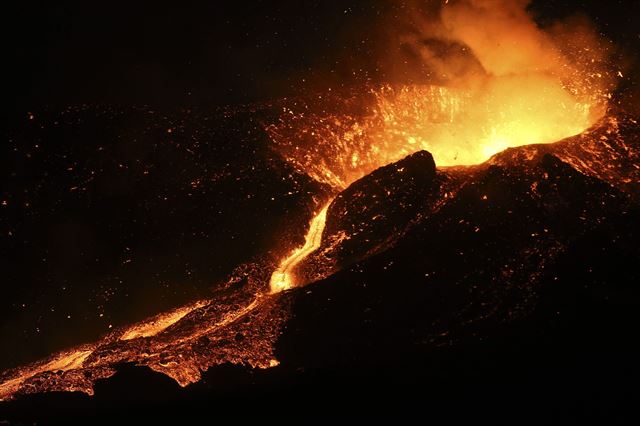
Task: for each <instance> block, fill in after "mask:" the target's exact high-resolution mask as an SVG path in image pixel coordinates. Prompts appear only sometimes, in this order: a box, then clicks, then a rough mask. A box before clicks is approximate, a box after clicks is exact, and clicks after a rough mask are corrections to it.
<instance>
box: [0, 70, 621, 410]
mask: <svg viewBox="0 0 640 426" xmlns="http://www.w3.org/2000/svg"><path fill="white" fill-rule="evenodd" d="M528 83H531V84H532V85H531V86H524V87H526V89H525V90H520V91H518V90H517V87H516V86H518V84H515V82H512V81H506V82H505V86H504V87H497V86H495V84H496V83H495V82H494V83H492V84H493V86H492V87H489V88H488V89H486V90H485V91H483V95H482V96H480V97H479V96H477V95H475V94H473V93H471V92H465V91H463V90H454V89H449V88H445V87H436V86H413V87H391V86H383V87H378V88H371V89H369V90H368V92H367V94H366V95H365V96H363V97H360V98H356V97H352V98H348V99H346V100H345V98H342V100H341V101H340V102H341V104H340V105H339V107H338V108H345V109H347V110H346V111H342V113H339V112H335V113H333V112H327V109H325V108H323V107H322V101H323V100H325V99H326V100H328V101H329V102H331V103H332V104H333V105H334V106H335V105H336V104H335V99H332V94H331V93H328V94H326V95H325V96H324V98H323V96H318V98H319V99H320V102H319V103H320V104H321V105H320V107H315V108H316V109H315V110H314V109H313V108H314V107H312V106H310V105H311V103H310V102H302V101H294V102H292V104H291V105H287V106H282V107H281V108H282V113H281V116H280V118H279V119H278V120H277V121H276V122H274V123H270V124H268V125H266V126H265V130H266V132H267V133H268V135H269V136H270V139H271V141H272V144H273V148H274V149H275V150H276V151H277V152H278V153H279V154H280V155H282V156H283V157H284V158H285V159H286V161H288V162H290V163H291V164H292V165H293V166H294V167H296V168H297V169H299V170H301V171H303V172H305V173H306V174H308V175H309V176H311V177H312V178H313V179H315V180H317V181H318V182H320V183H322V184H324V185H326V187H327V188H329V191H328V192H329V193H331V194H332V195H331V196H330V197H329V198H327V199H323V200H319V201H318V204H317V208H316V213H315V214H314V215H313V217H312V218H311V220H310V222H309V226H308V230H307V231H306V236H305V239H304V244H302V245H301V246H300V247H298V248H295V249H293V250H292V251H291V252H290V253H288V254H287V253H283V257H282V260H281V262H280V263H279V264H278V265H274V266H273V269H272V271H271V272H270V273H269V274H266V275H265V271H264V270H261V271H255V269H256V267H255V265H254V266H247V267H245V268H244V269H243V268H240V269H243V270H247V269H248V270H250V274H249V275H250V279H249V281H248V284H246V285H244V286H242V287H241V288H236V287H234V284H235V283H236V282H237V281H238V280H239V278H238V277H237V276H232V277H230V278H229V282H228V283H227V285H226V288H227V290H225V291H221V292H219V293H217V294H214V295H212V297H211V298H210V299H207V300H198V301H195V302H193V303H191V304H189V305H187V306H183V307H181V308H178V309H175V310H173V311H171V312H167V313H163V314H159V315H157V316H156V317H153V318H150V319H149V320H147V321H144V322H142V323H139V324H135V325H132V326H130V327H125V328H123V329H118V330H115V331H113V332H111V333H109V334H108V335H106V336H104V337H103V338H102V339H101V340H99V341H97V342H95V343H89V344H85V345H81V346H79V347H77V348H73V349H70V350H66V351H63V352H61V353H57V354H55V355H52V356H51V357H49V358H47V359H45V360H42V361H40V362H35V363H33V364H30V365H26V366H24V367H19V368H16V369H13V370H10V371H7V372H5V373H4V374H3V375H2V384H0V398H2V399H10V398H12V397H13V396H14V395H17V394H24V393H34V392H44V391H82V392H86V393H88V394H92V392H93V383H94V382H95V381H96V380H98V379H101V378H106V377H109V376H111V375H113V374H114V373H115V371H116V370H115V366H116V365H118V364H120V363H124V362H130V363H135V364H136V365H144V366H148V367H149V368H151V369H153V370H155V371H158V372H162V373H164V374H166V375H168V376H170V377H172V378H173V379H175V380H176V381H177V382H178V383H179V384H180V385H183V386H186V385H188V384H190V383H193V382H195V381H198V380H199V378H200V374H201V372H202V371H205V370H206V369H208V368H209V367H211V366H213V365H217V364H221V363H236V364H243V365H247V366H250V367H253V368H269V367H273V366H276V365H278V363H279V362H278V360H277V359H276V358H275V356H274V353H273V345H274V342H275V341H276V339H277V338H278V336H279V333H280V329H281V327H282V325H283V324H284V323H285V322H286V320H287V317H288V302H287V294H288V293H289V292H290V291H296V290H297V289H298V288H300V287H302V286H304V285H305V284H307V283H309V282H310V281H316V280H319V279H322V278H324V277H326V276H327V275H329V274H331V273H333V272H335V271H336V268H337V266H336V265H333V264H331V261H329V260H328V259H329V258H331V256H330V254H331V252H332V251H333V250H336V249H337V248H339V247H340V245H341V244H342V243H343V241H345V240H348V239H349V238H350V235H346V234H345V233H340V234H338V235H332V236H330V237H327V238H325V236H323V230H324V227H325V222H326V220H327V217H328V216H331V215H332V208H331V207H332V206H331V204H332V200H333V199H334V198H335V197H336V196H338V195H339V194H340V192H341V191H342V190H344V189H345V188H347V187H348V186H349V185H350V184H351V183H353V182H354V181H356V180H357V179H359V178H361V177H362V176H365V175H366V174H368V173H370V172H371V171H373V170H375V169H377V168H378V167H381V166H384V165H386V164H389V163H393V162H395V161H398V160H400V159H402V158H404V157H406V156H407V155H409V154H412V153H414V152H417V151H421V150H426V151H429V152H431V153H432V154H433V156H434V158H435V161H436V163H437V164H438V165H439V166H440V167H441V169H442V168H445V169H447V168H448V169H449V170H450V173H459V174H462V175H464V174H465V173H466V170H467V169H468V167H459V166H471V165H477V164H481V163H483V162H485V161H486V160H488V159H490V158H491V156H492V155H493V154H495V153H497V152H499V151H501V150H504V149H505V148H508V147H515V146H519V145H525V144H536V143H548V142H553V141H556V140H560V139H563V138H565V137H569V136H572V135H576V134H580V133H581V132H583V131H585V130H586V129H587V128H589V126H591V125H592V124H594V123H595V122H598V120H599V119H601V117H602V114H603V111H604V104H603V103H602V102H600V100H599V99H595V98H594V99H591V101H590V102H586V101H584V100H580V101H579V100H576V99H574V98H573V97H572V96H571V95H570V94H569V92H566V91H564V90H562V89H561V88H559V87H556V86H555V85H553V84H551V85H550V86H545V81H544V80H542V81H530V82H527V84H528ZM519 84H522V82H520V83H519ZM356 104H357V105H356ZM362 105H365V106H364V107H363V106H362ZM348 108H353V109H354V110H356V111H358V112H357V113H356V112H351V111H349V110H348ZM317 111H320V112H317ZM598 123H600V125H602V126H606V125H611V120H609V121H607V120H604V121H603V120H600V121H599V122H598ZM607 123H608V124H607ZM451 166H458V167H451ZM475 167H477V166H475ZM448 190H452V188H448ZM453 190H454V191H455V188H453ZM449 196H450V195H449ZM299 231H302V230H299ZM312 254H313V255H314V256H311V255H312ZM323 262H325V263H326V264H325V265H322V263H323ZM252 268H253V269H252ZM299 270H304V271H306V272H305V273H302V274H300V275H298V274H297V271H299ZM310 270H311V271H312V272H309V271H310ZM238 333H242V334H243V335H244V336H246V338H244V339H242V340H241V341H237V340H234V339H233V338H231V339H229V338H228V337H229V336H234V335H236V334H238Z"/></svg>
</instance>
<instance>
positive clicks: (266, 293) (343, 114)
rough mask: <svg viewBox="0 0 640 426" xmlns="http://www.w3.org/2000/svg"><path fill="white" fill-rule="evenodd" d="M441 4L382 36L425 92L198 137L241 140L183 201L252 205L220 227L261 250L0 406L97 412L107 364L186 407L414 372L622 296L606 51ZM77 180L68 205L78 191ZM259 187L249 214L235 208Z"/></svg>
mask: <svg viewBox="0 0 640 426" xmlns="http://www.w3.org/2000/svg"><path fill="white" fill-rule="evenodd" d="M445 3H446V4H444V5H443V6H442V7H441V8H439V9H438V13H437V14H436V15H433V16H432V15H423V14H421V13H423V12H424V11H421V10H420V7H418V6H415V7H413V8H410V9H409V10H408V12H407V16H409V17H411V24H410V25H407V27H406V28H405V31H404V32H402V34H401V36H400V39H401V45H402V49H400V51H402V52H404V54H409V55H410V56H411V57H412V58H413V59H414V60H418V61H420V63H421V64H423V65H424V67H426V68H427V69H428V70H430V71H429V72H430V73H431V74H430V78H429V79H426V80H427V81H426V82H423V83H420V84H417V83H403V84H400V83H393V84H391V83H389V84H373V83H368V84H366V85H362V86H359V87H355V88H353V87H352V88H349V89H332V90H327V91H326V92H322V93H314V94H312V95H308V96H303V97H298V98H288V99H283V100H279V101H276V102H272V103H261V104H254V105H251V106H248V107H246V108H237V109H231V108H229V109H226V110H221V111H218V112H217V114H218V115H219V116H220V117H223V118H220V120H221V121H220V122H218V121H216V120H218V119H219V117H218V118H215V119H213V120H209V118H207V120H209V123H216V125H218V126H220V127H221V128H222V127H224V126H227V127H228V126H235V127H237V129H236V130H237V133H232V136H233V137H232V138H228V139H230V140H232V141H233V142H234V143H235V141H236V140H237V141H239V142H238V146H234V144H233V143H229V145H228V146H225V147H224V149H221V151H220V152H221V153H222V155H223V157H222V158H223V160H221V161H219V160H218V159H214V157H215V155H212V156H211V158H212V161H213V162H215V161H218V162H219V163H220V164H221V165H222V166H220V167H219V168H218V169H215V168H216V167H218V165H217V164H216V165H211V166H208V165H207V164H206V162H204V161H203V168H204V169H205V170H206V172H205V173H204V174H203V175H202V177H192V178H191V177H190V178H189V179H188V180H189V185H188V188H187V190H188V194H189V197H191V196H192V191H194V192H195V191H199V190H201V189H202V188H207V185H209V188H207V190H208V192H207V193H206V194H205V193H204V192H203V193H202V195H203V197H202V200H205V201H204V202H205V203H206V200H207V197H208V196H212V197H214V198H215V197H216V196H217V197H219V198H220V199H224V197H225V194H226V193H229V194H233V195H231V196H229V197H228V198H229V200H230V201H229V202H230V203H233V206H235V207H236V208H237V209H238V211H241V210H242V206H243V205H244V204H243V203H245V202H247V203H249V202H251V201H247V200H252V199H254V200H255V199H260V202H261V203H263V204H264V205H265V206H269V207H265V208H264V213H260V212H257V211H256V212H255V214H254V215H251V214H249V213H242V212H241V213H239V214H238V217H237V218H236V219H237V220H236V222H237V223H231V224H229V227H232V226H237V227H239V228H243V226H244V224H243V223H241V222H242V220H243V218H244V219H247V218H249V219H251V220H252V221H254V222H259V218H260V217H262V216H264V217H266V218H265V219H264V220H265V221H266V220H269V221H270V222H268V224H269V225H270V226H272V231H271V232H267V231H264V230H263V229H262V228H266V227H268V226H267V225H265V226H264V227H260V226H257V225H256V227H255V229H254V228H251V229H250V230H249V231H247V230H244V231H245V233H242V232H240V233H239V234H238V235H240V236H241V238H239V239H240V240H241V241H242V242H244V243H248V242H250V243H251V246H252V250H248V251H247V253H243V254H242V255H236V256H235V257H234V258H233V259H234V261H235V259H237V263H235V264H234V267H233V269H232V270H231V272H230V273H228V274H227V275H226V278H224V279H219V280H218V282H217V284H216V286H215V287H214V288H213V289H212V291H211V292H210V293H209V294H208V295H206V296H205V297H198V298H193V300H191V301H189V302H188V303H185V304H183V305H182V306H178V307H175V308H173V309H169V310H167V311H165V312H162V313H159V314H157V315H155V316H152V317H150V318H148V319H146V320H143V321H139V322H136V323H134V324H132V325H122V326H118V327H114V328H112V329H110V331H109V332H108V333H106V334H104V335H103V336H102V337H101V338H99V339H96V340H95V341H94V342H93V343H87V344H82V345H78V346H76V347H73V348H71V349H68V350H64V351H61V352H58V353H55V354H53V355H51V356H49V357H47V358H45V359H42V360H41V361H36V362H32V363H27V364H26V365H23V366H20V367H16V368H12V369H9V370H7V371H5V372H4V373H2V374H1V375H0V399H2V400H12V399H16V398H17V397H23V398H24V397H25V396H26V395H29V394H40V393H47V392H53V391H63V392H76V391H79V392H83V393H86V394H89V395H93V394H94V389H95V387H96V384H97V383H104V381H105V379H109V378H110V377H112V376H114V375H116V374H117V372H118V371H119V369H120V368H121V367H122V366H123V365H135V366H137V367H147V368H148V369H150V370H152V371H154V372H158V373H162V374H164V375H166V376H168V377H170V378H172V379H173V380H175V382H177V383H178V384H179V385H180V386H182V387H186V386H189V385H194V384H195V383H198V382H199V381H200V380H201V379H202V377H203V375H205V376H206V375H207V374H208V373H207V372H208V371H214V370H215V368H216V366H221V365H225V364H233V365H240V366H243V367H244V368H246V369H250V370H251V371H254V370H255V372H256V373H255V374H256V375H258V376H259V375H260V374H263V373H261V372H262V371H263V370H275V371H276V372H281V374H283V375H286V374H294V373H291V372H299V371H305V369H318V370H322V369H327V368H334V369H335V368H337V369H340V368H345V369H349V368H352V367H353V366H362V365H369V366H374V368H375V366H388V365H398V364H400V363H402V362H403V361H405V360H408V361H407V362H411V363H415V364H420V363H421V360H422V359H427V358H428V357H430V356H434V355H433V354H435V353H437V351H438V350H441V349H442V348H458V347H465V345H474V344H478V342H484V341H492V339H499V336H500V335H501V333H508V330H509V327H513V329H516V328H517V327H521V326H522V324H523V323H525V324H528V321H531V322H532V323H535V322H536V321H538V320H540V318H545V315H547V314H549V315H552V314H550V312H552V311H553V310H554V309H556V308H557V306H560V305H562V304H560V305H556V304H555V303H556V301H554V300H553V297H552V296H548V294H555V293H553V292H561V290H558V289H557V286H568V287H567V288H569V287H570V288H572V289H574V287H575V283H573V282H571V277H572V275H573V274H575V276H579V277H580V280H581V284H580V285H578V288H579V289H582V287H581V286H584V287H585V288H589V289H592V288H593V289H596V290H594V291H597V289H599V288H600V287H599V286H606V285H614V286H619V287H616V291H619V292H620V293H625V292H630V293H633V291H634V290H633V289H629V288H627V287H628V284H629V283H630V282H633V281H634V280H635V279H636V278H637V272H635V271H633V270H632V268H629V267H628V264H627V265H626V266H625V267H622V268H619V269H617V270H616V271H608V270H607V262H613V259H616V258H617V259H625V262H633V261H634V260H635V261H637V259H639V258H640V253H638V251H637V247H634V246H633V244H632V243H631V241H633V239H634V238H635V237H637V236H640V229H638V226H637V224H638V223H640V221H638V219H639V216H638V215H639V212H640V210H639V209H640V207H639V205H638V200H640V196H639V195H638V190H639V189H640V187H639V182H640V133H639V132H638V122H637V120H638V118H637V117H635V116H633V115H630V114H628V113H626V112H625V111H624V110H623V107H622V106H619V105H613V104H612V102H613V101H614V100H615V99H613V98H612V94H611V93H612V89H613V87H614V83H615V80H616V78H617V77H616V76H622V70H620V69H618V68H616V67H614V66H611V65H610V64H609V63H608V62H607V54H608V51H607V46H606V43H604V42H602V41H599V40H598V38H597V37H595V36H594V35H593V32H592V31H591V30H590V29H589V27H588V26H587V25H585V24H584V23H580V24H579V25H578V24H576V26H575V27H574V28H570V27H567V26H565V25H560V24H558V25H556V26H552V27H549V28H544V29H542V28H540V27H539V26H538V25H537V24H536V23H535V22H534V21H533V20H532V18H531V17H530V16H529V14H528V13H527V9H526V6H527V4H528V2H527V1H520V0H516V1H507V0H495V1H487V2H485V1H476V0H461V1H451V2H445ZM449 3H451V4H449ZM478 22H482V25H478ZM397 54H399V53H398V52H396V51H393V52H389V55H390V58H392V59H394V60H396V59H398V58H397V57H396V56H395V55H397ZM190 114H191V112H189V113H188V115H190ZM192 117H193V116H191V115H190V119H193V118H192ZM109 120H111V119H107V122H109V123H110V122H111V121H109ZM225 120H226V121H225ZM51 121H53V120H51ZM196 121H197V118H196ZM172 122H180V123H181V124H180V125H175V126H171V127H169V128H168V129H166V128H163V129H160V126H156V125H151V126H148V128H152V129H153V128H154V126H155V127H157V128H158V129H156V130H161V131H163V132H165V133H167V134H169V135H170V137H171V138H173V137H174V135H175V134H186V132H187V130H185V129H188V128H189V126H193V123H191V124H190V123H189V121H188V120H184V121H179V120H174V121H172ZM222 122H224V123H225V124H224V125H223V124H220V123H222ZM229 123H231V124H229ZM47 125H48V124H47ZM55 125H56V126H57V125H58V121H57V120H56V121H55ZM162 125H163V126H164V123H163V124H162ZM208 126H209V124H207V126H205V127H208ZM45 127H46V125H44V124H43V125H41V128H45ZM165 127H166V126H165ZM225 128H226V127H225ZM222 134H223V136H225V137H226V136H227V134H226V133H222ZM165 136H166V135H165ZM176 136H177V135H176ZM196 136H198V135H196V134H195V132H194V136H193V137H192V138H191V139H192V140H196V139H197V137H196ZM172 144H173V140H172ZM175 147H176V149H178V148H179V149H183V148H184V150H186V151H188V152H189V153H190V154H189V155H191V156H195V155H196V154H194V149H195V150H196V152H197V150H198V149H200V147H199V146H198V147H194V145H193V144H190V143H185V144H184V145H181V143H176V144H175ZM154 149H156V148H154ZM234 150H235V151H234ZM154 155H155V154H154ZM168 158H171V155H169V156H168ZM262 160H265V161H262ZM252 161H254V162H255V163H256V164H253V163H252ZM259 162H261V164H258V163H259ZM171 164H173V163H172V162H169V165H171ZM239 166H241V167H239ZM132 167H133V166H132ZM186 167H187V166H185V168H184V169H183V171H182V172H181V173H183V174H186V172H185V170H187V168H186ZM209 167H210V168H211V170H209ZM96 169H97V168H96ZM144 169H145V171H146V173H145V176H146V175H147V174H148V172H149V170H152V168H151V167H147V166H145V167H144ZM214 169H215V170H214ZM94 174H95V173H94V172H92V173H91V177H90V178H89V179H85V180H84V181H83V182H84V183H83V185H84V187H83V188H84V189H81V191H85V192H87V193H90V192H91V182H92V181H93V180H94ZM252 176H254V177H255V179H253V178H252ZM243 179H249V180H248V181H247V182H244V181H243ZM251 179H253V180H251ZM257 184H259V185H261V188H262V189H261V190H262V191H263V192H264V194H260V191H261V190H257V192H247V195H246V196H245V193H244V192H241V191H239V190H234V188H236V187H234V185H236V186H237V188H240V186H241V185H245V186H246V187H247V188H249V187H253V186H255V185H257ZM224 185H227V186H228V188H227V186H224ZM87 188H88V189H87ZM224 188H226V189H224ZM237 188H236V189H237ZM274 188H275V189H274ZM77 190H78V187H77V186H74V191H77ZM225 191H226V192H225ZM238 194H239V195H238ZM294 194H297V195H296V197H297V198H295V200H293V201H288V200H289V198H288V197H290V196H292V195H294ZM233 197H236V198H237V200H236V198H233ZM156 198H159V197H156ZM164 200H165V201H166V200H167V197H166V196H165V198H164ZM238 200H239V201H238ZM254 202H258V201H254ZM278 203H281V206H283V207H282V208H281V210H282V211H280V210H277V209H276V208H275V207H273V205H275V204H278ZM220 204H221V205H222V204H224V203H223V202H221V203H220ZM285 204H286V207H285ZM260 205H262V204H260ZM219 208H220V209H222V208H223V207H219ZM216 209H218V207H216ZM214 213H215V212H214ZM275 215H279V216H278V218H275V219H274V218H273V217H271V216H275ZM188 220H189V218H188V217H185V221H188ZM185 221H183V222H185ZM193 232H194V235H195V231H193ZM232 235H235V234H232ZM602 235H605V236H606V235H608V236H610V237H611V241H603V237H602ZM606 239H607V238H604V240H606ZM267 240H268V243H265V242H264V241H267ZM256 241H258V242H259V243H258V245H257V246H256ZM238 244H240V243H238ZM260 244H263V245H267V246H268V248H267V249H264V247H262V246H260ZM584 244H599V246H598V247H599V248H600V249H601V252H596V251H592V252H588V251H584V249H583V245H584ZM254 246H255V247H254ZM234 250H240V249H238V248H237V247H235V246H234ZM259 250H263V251H262V252H260V251H259ZM232 251H233V250H232ZM217 256H218V257H224V247H223V248H222V249H221V251H219V252H217ZM230 256H231V255H230ZM600 256H601V257H600ZM129 260H130V259H129ZM125 263H128V262H126V261H125ZM614 281H615V283H614ZM580 291H582V290H580ZM589 291H591V290H589ZM625 294H626V293H625ZM634 294H635V293H634ZM563 297H565V296H564V295H563ZM561 299H562V303H566V297H565V298H561ZM564 306H565V305H562V309H564ZM559 309H560V308H558V309H557V312H560V310H559ZM553 315H555V314H553ZM554 318H555V317H554ZM550 321H551V320H550ZM110 328H111V326H110ZM505 330H507V331H505ZM273 374H280V373H273ZM296 374H297V373H296ZM194 386H195V385H194ZM19 399H20V398H18V400H19Z"/></svg>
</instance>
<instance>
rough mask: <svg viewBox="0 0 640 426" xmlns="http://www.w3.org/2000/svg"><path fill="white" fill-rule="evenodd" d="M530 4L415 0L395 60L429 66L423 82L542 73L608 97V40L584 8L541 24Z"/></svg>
mask: <svg viewBox="0 0 640 426" xmlns="http://www.w3.org/2000/svg"><path fill="white" fill-rule="evenodd" d="M529 4H530V0H447V1H446V2H443V4H441V5H435V6H434V2H424V1H422V2H419V1H414V2H413V3H411V6H409V7H408V8H407V9H406V11H407V12H406V14H405V15H406V16H404V21H403V22H402V23H401V24H399V25H398V24H395V25H394V27H395V28H394V29H393V30H392V31H395V32H399V33H400V35H399V39H398V40H397V42H398V43H397V45H396V48H398V47H399V51H397V53H399V56H394V57H393V59H391V60H392V61H395V62H404V63H409V64H411V65H412V66H414V67H415V68H418V69H421V70H426V75H424V73H423V75H422V76H421V80H423V82H431V83H433V82H435V83H437V84H443V85H445V86H447V87H464V88H472V89H473V88H477V87H478V86H479V85H483V84H486V83H487V80H490V79H499V78H502V77H507V78H514V77H515V76H523V77H526V78H528V79H531V78H532V76H538V77H539V78H546V79H550V80H551V79H553V80H554V81H555V83H556V84H557V85H559V86H560V87H562V88H564V89H566V90H568V91H570V92H572V94H574V95H580V96H582V97H585V96H588V97H589V98H590V99H589V101H593V100H594V99H595V98H597V97H600V98H603V97H606V96H607V94H608V93H610V92H611V91H612V90H613V88H614V87H615V74H613V73H611V72H610V71H612V70H610V66H609V56H610V54H611V52H610V51H609V49H610V46H607V44H606V42H604V41H603V40H601V39H600V37H599V36H598V34H597V32H596V31H595V29H594V28H593V27H592V26H591V24H590V23H589V21H588V20H587V19H586V18H584V17H581V16H574V17H571V18H568V19H566V20H565V21H563V22H556V23H554V24H553V25H551V26H549V27H548V28H544V29H543V28H541V27H540V26H538V24H537V23H536V22H535V21H534V19H533V17H532V15H531V13H529V11H528V10H527V7H528V6H529ZM398 28H400V30H399V31H398ZM392 50H393V49H392ZM407 57H410V58H411V59H409V60H407ZM414 80H417V79H415V78H414ZM579 100H582V101H586V99H579Z"/></svg>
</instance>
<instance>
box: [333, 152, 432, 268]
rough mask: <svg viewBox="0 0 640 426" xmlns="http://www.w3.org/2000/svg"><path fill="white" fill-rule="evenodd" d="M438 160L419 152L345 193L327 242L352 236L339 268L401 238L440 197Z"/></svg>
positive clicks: (338, 200) (339, 252)
mask: <svg viewBox="0 0 640 426" xmlns="http://www.w3.org/2000/svg"><path fill="white" fill-rule="evenodd" d="M435 178H436V166H435V163H434V161H433V157H432V156H431V154H430V153H428V152H426V151H419V152H417V153H415V154H412V155H410V156H408V157H406V158H405V159H403V160H400V161H398V162H396V163H393V164H389V165H387V166H384V167H380V168H379V169H377V170H375V171H373V172H372V173H370V174H369V175H367V176H365V177H364V178H362V179H360V180H358V181H356V182H354V183H353V184H351V185H350V186H349V187H348V188H347V189H345V190H344V191H342V192H341V193H340V194H339V195H338V196H337V197H336V198H335V200H334V201H333V203H332V204H331V207H330V208H329V211H328V214H327V223H326V227H325V232H324V239H325V240H331V239H332V237H334V238H335V236H337V235H341V234H344V235H347V236H349V239H348V240H346V241H344V242H343V243H342V244H341V246H340V249H339V250H336V251H335V252H336V256H337V258H338V263H339V264H340V265H346V264H349V263H352V262H354V261H357V260H359V259H361V258H363V257H364V256H366V255H367V254H371V253H374V252H376V251H379V250H380V249H382V248H384V245H385V243H388V241H389V240H390V239H394V238H395V237H396V236H397V235H398V234H402V232H403V231H404V229H406V227H407V226H408V225H409V223H410V222H411V221H412V220H415V219H416V216H417V215H418V214H419V213H421V212H424V211H425V210H427V209H428V206H429V205H431V204H433V203H434V202H435V200H434V198H435V196H436V195H438V194H439V189H440V185H439V184H440V182H439V181H436V179H435Z"/></svg>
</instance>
